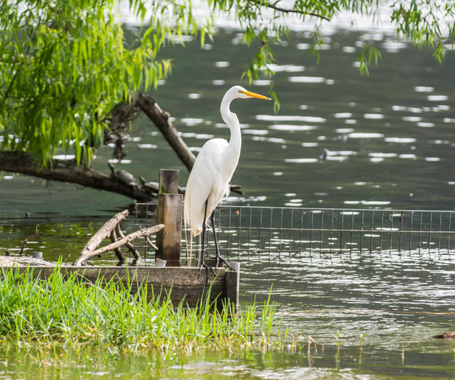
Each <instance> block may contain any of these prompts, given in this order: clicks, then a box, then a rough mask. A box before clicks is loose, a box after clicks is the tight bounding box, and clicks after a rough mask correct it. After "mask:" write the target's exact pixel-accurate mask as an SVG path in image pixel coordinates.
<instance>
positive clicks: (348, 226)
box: [136, 204, 455, 259]
mask: <svg viewBox="0 0 455 380" xmlns="http://www.w3.org/2000/svg"><path fill="white" fill-rule="evenodd" d="M137 207H138V210H140V209H141V207H146V206H145V205H144V204H138V205H137ZM454 213H455V211H427V210H378V209H374V210H373V209H324V208H290V207H253V206H246V207H245V206H219V207H217V209H216V211H215V224H216V231H217V237H218V241H219V247H220V251H221V254H222V255H225V256H227V257H231V258H236V257H238V258H240V256H242V258H243V259H244V258H245V256H246V257H249V256H250V255H254V257H257V258H260V259H267V256H268V255H269V256H270V255H271V254H272V253H273V256H276V254H278V256H280V255H282V254H285V253H289V254H292V253H299V252H310V253H313V252H314V253H318V252H319V253H344V252H347V253H359V254H360V253H382V252H387V251H390V252H392V251H396V252H399V253H401V252H402V251H409V252H420V253H424V252H433V251H436V252H438V251H439V252H440V251H447V252H449V251H451V250H455V237H452V235H453V234H455V225H454V223H453V222H455V220H454V221H452V217H453V214H454ZM138 215H139V214H138ZM146 218H147V216H146ZM150 222H151V221H149V223H150ZM136 223H137V224H141V225H142V224H147V221H145V220H143V218H142V219H141V218H137V220H136ZM208 231H209V232H210V233H208V234H206V236H207V239H208V240H207V244H208V247H209V250H211V251H212V253H213V247H214V242H213V236H212V233H211V229H208ZM185 245H186V242H185V239H184V236H183V239H182V248H183V249H184V248H185ZM199 249H200V239H198V238H196V239H194V241H193V253H194V252H197V251H198V250H199ZM182 256H183V255H182Z"/></svg>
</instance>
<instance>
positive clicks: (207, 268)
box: [197, 261, 216, 281]
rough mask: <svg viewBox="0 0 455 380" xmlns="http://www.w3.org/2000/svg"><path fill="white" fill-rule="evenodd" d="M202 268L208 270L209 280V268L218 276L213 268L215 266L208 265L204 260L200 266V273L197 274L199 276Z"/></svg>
mask: <svg viewBox="0 0 455 380" xmlns="http://www.w3.org/2000/svg"><path fill="white" fill-rule="evenodd" d="M202 268H205V269H206V270H207V273H206V275H207V281H208V279H209V269H210V270H211V271H212V272H213V274H214V275H215V276H216V273H215V270H214V269H213V267H211V266H209V265H207V264H206V263H205V262H204V261H203V262H202V264H201V267H200V268H199V273H198V274H197V276H198V277H199V275H200V274H201V272H202Z"/></svg>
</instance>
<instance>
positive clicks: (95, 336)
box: [0, 267, 286, 352]
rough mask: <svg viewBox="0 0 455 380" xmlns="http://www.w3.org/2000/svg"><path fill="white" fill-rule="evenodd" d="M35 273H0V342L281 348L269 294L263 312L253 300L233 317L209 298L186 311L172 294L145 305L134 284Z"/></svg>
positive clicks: (142, 291)
mask: <svg viewBox="0 0 455 380" xmlns="http://www.w3.org/2000/svg"><path fill="white" fill-rule="evenodd" d="M32 270H33V269H31V268H30V269H28V270H26V271H24V272H22V273H19V271H17V270H15V269H14V268H11V269H6V268H4V269H3V271H2V272H0V313H1V314H0V342H3V343H5V342H18V343H32V342H41V343H62V344H65V345H69V346H78V345H80V344H87V343H89V344H93V345H100V346H116V347H119V348H121V349H124V350H134V351H138V350H141V349H147V350H149V349H151V348H152V349H160V350H164V351H166V352H169V351H170V350H175V349H179V350H186V351H192V350H195V349H201V348H211V349H228V350H231V349H235V348H240V349H249V348H258V347H259V348H268V347H270V346H271V345H275V346H282V339H284V337H281V334H280V329H281V322H275V319H274V315H275V310H276V308H275V306H274V305H270V298H269V300H268V301H267V302H265V303H264V305H263V307H262V313H258V305H256V304H254V305H252V306H249V307H248V308H247V309H245V310H244V311H242V312H240V313H238V314H236V313H235V312H233V310H232V307H231V306H230V305H225V306H224V307H223V308H222V309H221V310H218V311H214V310H213V305H210V304H209V302H208V301H206V302H201V303H200V305H198V307H196V308H192V309H189V308H186V307H185V304H184V301H182V302H181V303H180V304H179V305H178V306H177V307H174V306H173V305H172V303H171V299H170V297H169V296H164V297H163V296H159V295H158V296H156V297H154V298H153V299H152V301H149V302H147V288H146V287H145V286H144V287H141V286H139V289H138V292H137V293H136V294H135V295H134V296H132V295H130V290H131V287H132V285H133V284H131V283H128V284H127V285H126V286H123V287H122V286H121V287H120V288H119V286H118V284H115V283H114V282H113V281H110V282H108V283H103V282H102V280H101V279H98V281H96V283H94V284H92V285H90V286H87V284H86V283H84V282H83V281H81V280H80V278H78V277H77V275H76V274H75V275H73V276H70V277H69V278H63V276H62V274H61V273H60V269H59V268H58V267H57V268H56V269H55V270H54V271H53V273H52V275H51V276H50V277H49V278H46V279H34V278H33V275H32ZM284 335H286V332H285V334H284ZM276 337H277V338H276Z"/></svg>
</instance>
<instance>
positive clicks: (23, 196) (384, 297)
mask: <svg viewBox="0 0 455 380" xmlns="http://www.w3.org/2000/svg"><path fill="white" fill-rule="evenodd" d="M215 38H216V43H215V44H213V46H212V47H211V49H209V50H206V49H203V50H201V49H200V46H199V43H198V42H190V43H188V44H187V47H186V48H185V49H183V48H181V47H179V46H177V47H176V48H167V49H165V50H164V51H163V57H166V58H172V59H174V60H175V67H174V71H173V75H172V77H171V78H169V79H168V80H167V81H166V83H165V84H164V85H162V86H160V87H159V89H158V90H157V91H152V95H153V96H154V97H155V98H156V99H157V101H158V103H159V105H160V106H161V107H162V108H163V109H164V110H166V111H169V112H170V113H171V115H172V117H174V118H175V123H176V126H177V128H178V130H179V131H180V132H182V133H183V138H184V139H185V141H186V142H187V144H188V145H189V146H190V147H191V148H195V153H197V148H200V147H201V146H202V145H203V143H204V142H205V141H206V140H207V139H208V138H211V136H216V137H225V138H228V137H229V133H228V130H227V129H226V128H223V125H222V124H221V125H220V123H222V120H221V117H220V115H219V103H220V100H221V98H222V96H223V94H224V92H225V91H226V90H227V89H228V88H229V87H230V86H232V85H235V84H239V83H240V81H239V77H240V75H241V72H242V71H243V70H244V69H245V66H246V60H247V58H248V56H249V55H248V54H252V53H254V47H252V48H250V49H248V48H246V47H243V46H239V45H236V44H235V43H236V33H235V32H230V33H229V32H223V31H221V32H219V33H218V34H217V35H216V37H215ZM357 38H358V36H357V35H356V34H346V33H341V32H340V33H339V34H336V35H333V36H331V40H330V41H329V42H327V44H328V45H329V47H330V48H329V49H327V50H324V51H322V52H321V61H320V64H319V65H317V64H316V61H315V58H314V57H310V56H308V55H307V50H299V48H298V47H299V46H300V47H302V45H299V44H305V43H308V42H309V40H308V39H307V38H306V37H305V35H295V36H294V38H293V39H291V40H289V41H288V44H287V46H283V47H278V46H277V47H276V49H277V53H278V54H277V57H278V59H279V60H278V61H277V62H276V64H277V65H280V66H279V67H278V69H277V75H276V78H275V79H274V81H275V85H276V88H277V93H278V96H279V97H280V101H281V103H282V108H281V111H280V113H279V114H278V115H274V113H273V105H272V104H271V102H261V101H253V100H251V101H241V100H238V101H236V102H234V103H233V105H232V109H233V111H234V112H236V113H237V114H238V117H239V119H240V122H241V123H242V124H245V126H244V128H243V148H242V155H241V159H240V163H239V167H238V169H237V171H236V173H235V176H234V179H233V182H234V183H236V184H241V185H242V188H243V190H244V191H245V193H246V194H245V196H243V197H238V196H235V195H231V196H230V197H229V198H228V199H227V200H226V201H225V202H226V203H228V204H238V205H247V204H251V205H257V206H262V207H266V206H285V205H287V206H290V207H298V206H302V207H340V208H342V207H349V208H351V207H359V208H362V207H381V208H383V207H389V208H393V209H426V210H431V209H443V210H452V209H453V208H454V206H455V202H454V189H455V187H454V186H455V177H454V174H453V169H452V161H453V149H454V148H455V141H454V140H453V128H454V121H455V115H454V112H453V110H454V109H455V108H454V107H455V104H454V99H455V97H454V95H455V94H454V88H453V79H454V78H453V76H454V73H453V70H452V68H453V63H454V62H453V60H454V59H455V58H454V55H453V52H448V55H447V59H446V62H445V63H444V64H443V65H439V64H437V63H436V62H435V61H434V59H433V58H432V56H431V51H426V50H425V51H418V50H417V49H414V48H412V47H410V46H408V47H405V48H401V49H398V51H396V52H392V51H390V52H388V51H387V50H384V49H385V48H384V47H383V61H382V62H380V64H379V67H377V68H375V67H372V68H371V69H370V72H371V75H370V76H369V77H361V76H360V75H359V73H358V71H357V68H356V67H354V65H353V62H354V61H355V58H356V56H357V54H358V52H359V48H358V47H356V41H357ZM385 39H386V37H384V40H383V41H379V42H377V46H378V47H381V46H383V43H384V42H385ZM303 47H304V46H303ZM346 47H350V48H351V49H346ZM352 49H354V51H355V52H356V53H349V52H346V51H351V50H352ZM216 62H229V64H228V65H227V64H220V63H218V64H216ZM284 65H290V66H284ZM302 67H303V69H302ZM278 70H281V71H278ZM302 70H303V71H302ZM295 77H310V78H312V79H302V78H301V79H290V78H295ZM314 78H316V79H314ZM317 78H322V79H317ZM219 80H223V81H225V83H224V84H223V85H218V84H216V83H219V82H213V81H219ZM299 80H300V81H302V80H303V81H306V82H304V83H302V82H298V81H299ZM309 80H312V81H313V82H308V81H309ZM214 83H215V84H214ZM259 84H260V83H259ZM259 84H258V85H251V86H248V84H247V83H243V84H242V85H244V87H247V88H249V89H251V90H252V91H254V92H258V93H266V87H263V86H261V85H259ZM430 88H431V89H432V91H430V92H428V91H429V89H430ZM192 94H193V95H192ZM194 94H196V95H194ZM435 96H436V98H435ZM437 96H439V97H437ZM431 97H433V98H431ZM347 114H349V115H347ZM257 115H262V116H260V117H259V118H257ZM276 117H278V118H281V119H276ZM308 127H311V128H308ZM133 138H134V140H133ZM324 148H325V149H328V150H329V151H330V152H331V153H332V154H331V155H329V156H328V159H326V160H323V159H320V158H319V156H320V155H321V152H322V150H323V149H324ZM125 150H126V152H127V154H128V155H127V157H126V159H127V160H131V162H128V161H127V162H125V163H122V164H116V166H117V167H118V168H124V169H127V170H129V171H131V172H132V173H133V174H135V175H136V176H139V175H143V176H144V177H146V179H147V180H155V181H156V180H157V177H158V170H159V169H160V168H177V169H180V170H181V185H184V184H185V181H186V178H187V172H186V171H185V170H184V167H183V165H182V164H181V163H180V162H179V161H178V158H177V157H176V155H175V154H174V153H173V152H172V151H171V150H170V148H169V147H168V145H167V144H166V142H165V141H164V139H163V138H162V137H161V136H160V135H159V133H158V132H157V131H156V130H155V128H154V127H153V126H152V125H151V124H150V122H149V121H148V120H147V119H146V118H145V117H144V116H140V117H139V118H138V119H137V120H136V121H135V122H134V124H133V127H132V132H131V140H130V141H127V142H126V146H125ZM111 153H112V150H111V148H103V149H101V150H100V151H99V152H98V154H97V158H96V160H95V161H94V167H95V168H97V169H99V170H102V171H104V172H105V173H108V168H107V165H106V161H107V159H109V158H110V156H111ZM130 203H131V202H130V201H129V200H128V199H125V198H124V197H121V196H118V195H113V194H109V193H103V192H99V191H96V190H92V189H81V188H78V187H76V186H74V185H70V184H66V185H64V184H61V183H52V184H45V183H43V182H42V181H41V180H39V179H33V178H30V177H27V176H23V175H18V176H16V175H12V176H10V175H5V176H4V177H3V179H2V180H0V217H1V219H0V252H4V250H5V249H9V250H10V252H11V254H13V255H14V254H17V253H18V251H19V250H20V248H21V246H22V242H23V240H24V239H25V238H27V237H29V236H31V235H33V234H34V231H35V227H36V225H37V224H39V231H40V232H42V234H40V235H38V237H37V238H35V239H33V240H32V241H31V242H29V243H28V244H27V246H26V250H25V252H26V254H30V252H31V251H35V250H39V251H42V252H44V258H45V259H47V260H49V261H57V260H58V258H59V257H62V259H63V260H64V261H65V262H68V263H70V262H72V261H73V260H74V258H75V257H76V256H77V255H78V253H79V252H80V251H81V249H82V247H83V246H84V245H85V243H86V241H87V240H88V239H89V238H90V235H92V234H93V233H94V232H95V231H96V230H97V229H98V228H99V227H100V226H101V225H102V224H103V223H104V221H105V220H106V219H107V218H108V217H109V216H111V215H112V214H113V213H115V212H117V211H119V210H122V209H124V208H126V207H128V206H129V205H130ZM25 213H29V214H30V216H29V217H28V218H24V215H25ZM145 262H146V263H147V262H153V257H147V258H146V260H145ZM100 263H102V264H103V263H104V264H107V263H113V261H112V259H111V258H110V256H108V255H106V256H105V257H103V259H102V260H100ZM454 276H455V268H454V266H453V258H452V255H451V253H450V252H445V253H442V254H435V253H429V254H423V255H418V254H416V253H415V252H409V253H407V254H404V255H398V254H396V253H393V254H390V255H373V256H371V255H370V257H363V256H360V257H359V256H358V255H354V256H353V257H349V258H348V257H343V256H341V255H339V256H333V257H324V256H314V257H313V256H311V255H307V254H306V252H302V253H301V254H300V256H296V257H294V256H291V255H289V257H288V256H286V255H284V254H283V258H281V257H280V259H278V258H277V257H272V259H269V260H267V261H266V262H264V261H263V262H259V261H258V260H255V259H254V258H253V259H251V260H248V261H247V260H246V259H245V262H244V263H242V282H241V302H242V303H243V304H245V303H249V302H252V301H253V299H255V298H256V299H257V300H258V301H262V300H263V299H265V298H266V297H267V295H268V293H269V291H270V286H271V285H272V284H273V293H272V300H274V301H275V302H277V303H278V305H279V314H278V315H279V317H280V318H283V321H284V323H285V324H286V325H287V326H289V328H290V331H291V332H290V336H291V337H292V336H294V339H295V340H296V341H297V342H298V345H299V347H300V349H301V351H300V352H297V353H296V352H294V353H293V352H290V351H289V350H287V349H285V350H284V351H283V352H260V351H258V352H248V353H238V352H234V353H229V352H196V353H191V354H184V353H178V352H176V353H167V354H163V355H162V356H161V355H158V354H155V353H153V352H148V353H138V354H134V355H133V354H131V355H122V354H119V353H115V352H111V351H109V350H106V349H103V348H100V349H99V350H97V349H95V351H91V349H88V348H83V349H81V351H80V352H79V353H78V352H75V351H72V350H69V351H67V352H66V351H64V350H63V349H62V348H58V349H57V358H55V357H54V358H53V359H52V360H50V361H49V362H43V361H42V360H41V359H40V358H41V356H40V354H39V353H38V351H36V348H35V347H32V348H30V349H29V350H28V351H27V349H25V348H23V349H21V350H19V351H16V350H12V351H8V352H7V351H5V347H3V348H2V350H3V351H0V379H23V378H25V379H34V378H36V379H41V378H42V379H46V378H48V379H54V378H55V379H59V378H71V379H73V378H90V379H91V378H120V379H122V378H125V379H126V378H137V379H150V378H152V379H154V378H254V379H300V378H310V379H312V378H333V379H338V378H359V379H360V378H362V379H364V378H368V379H369V378H379V379H381V378H454V377H455V371H454V368H455V367H454V360H455V354H454V342H451V341H443V340H436V339H433V338H432V336H433V335H436V334H441V333H443V332H446V331H453V330H455V325H454V323H453V321H454V317H455V307H454V306H453V299H454V297H455V288H454ZM339 331H340V350H339V352H337V338H336V335H337V332H339ZM361 335H365V337H363V338H362V341H363V344H362V350H360V336H361ZM308 336H311V337H312V338H313V339H314V340H315V341H316V344H317V352H316V351H315V349H314V346H313V345H311V350H310V353H308V340H307V337H308ZM290 340H292V338H290ZM288 343H289V342H288ZM322 346H324V348H322ZM403 350H404V355H403ZM43 360H44V359H43ZM46 360H48V359H46ZM6 361H7V362H6ZM2 362H3V363H6V364H2Z"/></svg>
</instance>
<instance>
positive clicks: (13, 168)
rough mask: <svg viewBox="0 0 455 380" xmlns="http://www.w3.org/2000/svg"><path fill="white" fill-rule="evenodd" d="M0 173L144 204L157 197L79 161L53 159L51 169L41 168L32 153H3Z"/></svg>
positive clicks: (0, 156) (0, 159)
mask: <svg viewBox="0 0 455 380" xmlns="http://www.w3.org/2000/svg"><path fill="white" fill-rule="evenodd" d="M0 171H6V172H11V173H21V174H26V175H31V176H34V177H39V178H43V179H46V180H48V181H61V182H68V183H75V184H78V185H82V186H86V187H91V188H94V189H97V190H107V191H111V192H114V193H117V194H121V195H125V196H127V197H130V198H132V199H136V200H138V201H141V202H148V201H150V200H152V199H153V197H152V196H151V195H150V194H149V193H148V192H147V191H145V190H142V189H141V188H138V187H137V186H130V185H126V184H124V183H122V182H120V181H118V180H117V179H116V178H113V177H109V176H108V175H106V174H104V173H101V172H99V171H98V170H95V169H92V168H90V167H86V166H82V165H77V163H76V161H75V160H52V161H50V162H49V165H48V167H41V165H40V162H39V161H38V160H36V159H35V158H34V157H33V156H32V155H31V154H29V153H18V152H5V151H3V152H0Z"/></svg>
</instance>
